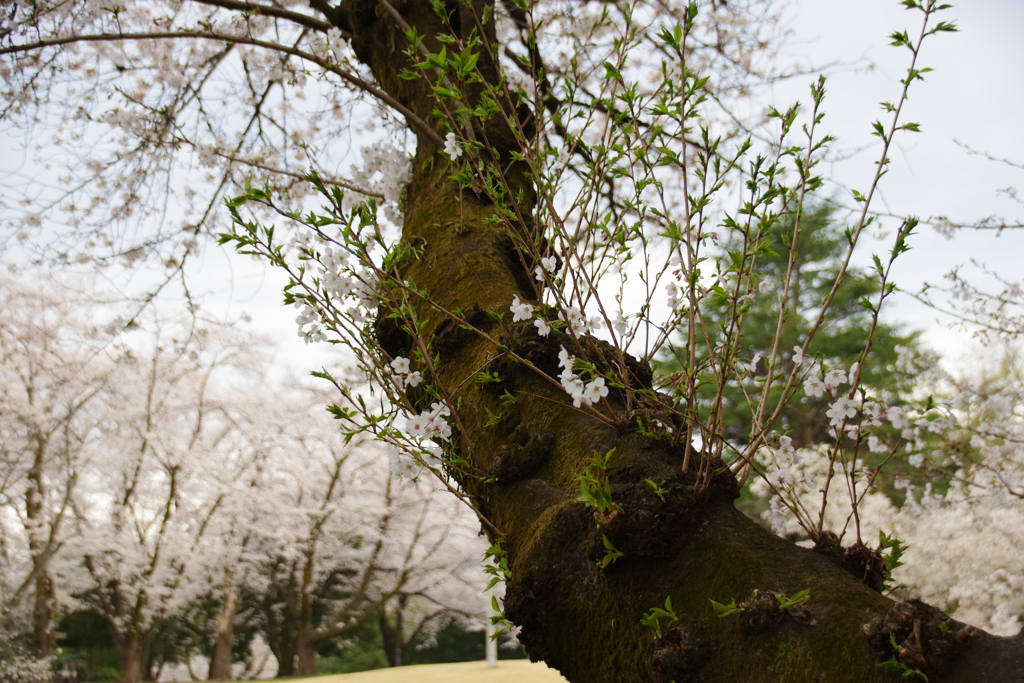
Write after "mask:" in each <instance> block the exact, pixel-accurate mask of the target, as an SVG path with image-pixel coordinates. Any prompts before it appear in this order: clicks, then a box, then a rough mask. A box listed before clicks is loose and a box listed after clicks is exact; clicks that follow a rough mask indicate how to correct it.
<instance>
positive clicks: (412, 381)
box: [391, 356, 423, 389]
mask: <svg viewBox="0 0 1024 683" xmlns="http://www.w3.org/2000/svg"><path fill="white" fill-rule="evenodd" d="M391 369H392V370H394V375H393V376H394V380H395V384H396V385H398V388H399V389H404V388H405V387H407V386H409V387H415V386H419V384H420V382H422V381H423V375H421V374H420V371H419V370H412V369H411V368H410V367H409V359H408V358H403V357H402V356H398V357H396V358H395V359H394V360H393V361H391Z"/></svg>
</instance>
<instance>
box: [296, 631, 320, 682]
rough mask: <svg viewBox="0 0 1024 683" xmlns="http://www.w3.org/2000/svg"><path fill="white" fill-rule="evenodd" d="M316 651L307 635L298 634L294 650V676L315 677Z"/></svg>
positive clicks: (314, 645)
mask: <svg viewBox="0 0 1024 683" xmlns="http://www.w3.org/2000/svg"><path fill="white" fill-rule="evenodd" d="M316 651H317V646H316V644H315V643H313V642H312V641H311V640H310V638H309V636H308V635H307V634H304V633H302V632H301V631H300V632H299V640H298V642H297V643H296V648H295V659H296V662H295V675H296V676H300V677H301V676H315V675H316V654H317V653H316Z"/></svg>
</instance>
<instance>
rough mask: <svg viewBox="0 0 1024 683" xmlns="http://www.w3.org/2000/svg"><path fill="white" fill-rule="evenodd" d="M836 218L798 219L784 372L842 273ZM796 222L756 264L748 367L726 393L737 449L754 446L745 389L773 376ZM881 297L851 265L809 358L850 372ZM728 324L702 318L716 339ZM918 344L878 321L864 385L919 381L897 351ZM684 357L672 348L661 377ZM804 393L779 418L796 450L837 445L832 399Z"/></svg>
mask: <svg viewBox="0 0 1024 683" xmlns="http://www.w3.org/2000/svg"><path fill="white" fill-rule="evenodd" d="M835 213H836V211H835V207H834V206H832V205H830V204H819V205H817V206H813V207H809V209H808V210H807V211H806V212H805V213H804V214H803V215H802V216H801V219H800V223H801V224H800V230H799V237H798V241H797V249H796V258H795V259H794V262H793V268H794V274H793V278H792V285H791V287H790V290H789V292H788V293H787V296H788V298H789V308H790V310H791V311H795V315H793V314H791V315H789V317H788V318H787V319H786V320H785V321H784V322H783V328H782V334H781V336H780V343H779V354H780V356H781V357H782V358H786V359H787V363H786V364H785V365H784V367H783V368H782V370H783V371H784V372H788V371H789V369H790V368H791V367H792V366H791V364H790V363H791V362H792V360H791V359H792V357H793V354H794V347H797V346H802V345H803V342H804V339H805V338H806V335H807V333H808V331H809V330H810V328H811V326H812V325H813V323H814V319H815V317H816V316H817V313H818V309H819V308H820V306H821V302H822V301H824V300H825V298H826V297H827V296H828V293H829V291H830V290H831V289H832V286H833V283H835V281H836V276H837V275H838V273H839V270H840V268H841V267H842V259H843V255H844V254H845V252H846V248H847V246H848V244H847V242H848V237H847V234H846V228H845V227H844V225H843V224H842V223H840V222H838V221H837V220H836V218H835ZM794 220H795V214H788V215H785V216H782V217H780V218H779V220H778V221H776V223H775V224H774V225H773V226H772V228H771V229H770V230H769V231H768V235H767V238H766V240H765V242H766V243H767V245H768V247H769V248H768V249H763V250H762V251H761V253H760V254H759V255H758V257H757V259H756V261H755V262H754V272H755V278H756V279H757V281H758V283H759V288H758V291H759V293H758V294H757V296H756V297H755V298H753V299H751V300H750V301H749V303H748V308H747V309H746V313H745V315H744V316H743V328H742V333H741V335H740V351H739V355H740V357H741V358H743V359H745V361H746V362H745V363H744V365H743V366H741V367H740V368H739V371H738V372H737V373H735V374H734V375H733V379H732V381H731V382H730V383H729V385H728V387H727V389H726V391H725V408H724V412H725V420H724V421H723V422H724V425H725V436H726V438H728V439H730V440H731V441H734V442H736V443H745V442H747V441H748V440H749V429H750V424H751V417H752V410H753V409H754V408H756V406H752V405H751V403H750V402H749V401H748V400H747V398H746V395H747V394H745V392H744V389H743V387H744V386H749V385H750V384H752V383H756V382H760V381H763V380H764V377H765V375H766V372H767V371H766V363H765V362H764V360H763V359H764V358H766V357H769V356H770V355H771V353H772V345H773V342H774V339H775V332H776V326H777V324H778V317H779V308H780V306H781V305H782V300H781V299H782V296H783V292H782V287H781V286H778V283H780V282H782V281H783V279H784V278H785V274H786V269H787V267H788V264H789V252H790V250H789V248H788V244H789V240H790V239H791V236H792V235H793V232H794V230H793V228H794ZM722 247H723V249H722V257H721V258H722V260H726V259H729V258H730V257H731V255H732V254H736V253H739V252H741V251H742V249H743V245H741V244H738V243H737V239H736V238H734V239H733V240H731V241H729V242H726V243H724V244H723V245H722ZM878 294H879V285H878V282H877V281H876V280H875V279H873V278H872V277H871V276H870V275H869V274H868V273H866V272H865V271H864V270H863V269H860V268H857V267H855V266H850V267H849V268H848V269H847V274H846V277H845V278H844V280H843V282H842V284H841V285H840V286H839V289H838V290H837V291H836V295H835V297H834V299H833V302H832V305H831V306H830V307H829V309H828V312H827V313H826V315H825V318H824V320H823V322H822V324H821V326H820V328H819V330H818V332H817V333H816V334H815V336H814V339H813V341H812V343H811V345H810V347H809V348H808V349H807V352H806V355H807V356H812V357H813V356H817V357H820V358H822V359H823V360H824V361H825V363H827V364H828V365H829V366H830V367H837V368H840V369H842V370H845V371H849V369H850V367H851V365H853V363H855V362H856V361H857V359H858V358H859V357H860V354H861V352H862V351H863V349H864V346H865V345H866V344H867V342H868V332H869V328H870V325H871V312H870V311H869V310H868V309H866V308H865V307H864V306H863V305H862V303H861V302H862V301H863V300H864V299H865V298H866V299H868V300H869V301H877V299H878ZM730 318H731V315H730V312H729V311H728V310H726V309H725V308H722V307H715V306H714V305H710V306H708V307H707V309H706V310H705V312H704V321H705V329H707V330H708V333H709V334H711V335H716V334H719V333H720V332H721V331H722V329H723V328H724V326H726V325H728V324H729V321H730ZM698 336H699V341H698V344H697V348H698V350H699V351H698V353H699V357H700V359H701V361H702V362H703V361H704V359H706V357H707V348H708V344H707V343H706V340H705V339H704V338H703V335H701V332H700V331H698ZM917 344H918V332H916V331H906V330H904V329H902V327H901V326H900V325H898V324H888V323H882V322H880V323H879V325H878V327H877V329H876V330H875V335H874V340H873V342H872V346H871V352H870V353H869V355H868V357H867V358H868V362H867V363H866V365H865V367H864V369H863V373H864V374H863V384H865V385H867V386H869V387H871V388H873V389H875V390H885V391H889V392H890V393H892V394H893V395H901V394H903V393H904V392H906V391H907V389H908V388H909V386H910V385H911V384H912V382H913V377H910V376H909V375H907V374H906V373H903V372H901V371H899V370H898V369H897V367H896V358H897V348H899V347H901V346H902V347H907V348H911V349H913V348H916V346H917ZM679 357H680V356H679V354H678V352H677V348H676V347H673V348H672V349H671V350H670V353H669V354H668V355H667V357H666V358H665V359H664V360H663V361H662V363H661V365H660V368H659V369H660V371H661V372H662V373H664V374H667V375H671V374H672V373H676V372H678V371H680V369H681V367H680V361H679V360H678V359H679ZM773 386H774V389H773V392H772V397H771V405H775V404H776V403H778V401H779V394H780V393H781V391H782V384H781V383H779V382H776V383H775V384H774V385H773ZM713 391H714V390H713V388H712V387H711V386H710V385H705V387H704V393H705V394H706V396H705V400H711V399H710V395H711V394H713ZM799 392H800V394H799V396H800V398H799V399H798V400H796V401H790V402H789V403H788V404H787V405H786V407H785V408H784V411H783V413H782V416H781V420H780V426H781V427H782V430H785V431H786V432H788V433H789V434H790V436H791V437H792V438H793V444H794V446H796V447H800V446H805V445H808V444H812V443H816V442H822V441H827V440H829V439H831V438H832V437H831V436H830V434H829V419H828V417H827V416H826V415H825V411H826V410H828V406H829V402H830V400H831V396H829V395H828V394H827V393H826V394H824V395H822V396H818V397H811V396H807V395H806V394H805V392H804V391H803V389H802V388H801V389H799ZM751 395H753V394H751ZM782 430H780V431H782Z"/></svg>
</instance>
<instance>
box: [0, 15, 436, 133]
mask: <svg viewBox="0 0 1024 683" xmlns="http://www.w3.org/2000/svg"><path fill="white" fill-rule="evenodd" d="M165 38H173V39H179V38H198V39H200V40H220V41H224V42H226V43H236V44H239V45H252V46H253V47H261V48H264V49H267V50H273V51H275V52H283V53H285V54H289V55H293V56H295V57H299V58H300V59H304V60H306V61H308V62H311V63H313V64H316V65H317V66H319V67H321V68H322V69H324V70H325V71H329V72H330V73H333V74H335V75H336V76H339V77H340V78H341V79H342V80H344V81H345V82H347V83H349V84H350V85H353V86H355V87H356V88H358V89H360V90H362V91H363V92H365V93H367V94H368V95H372V96H373V97H375V98H377V99H378V100H380V101H381V102H383V103H384V104H386V105H388V106H389V107H391V108H392V109H394V110H395V111H397V112H398V113H400V114H402V115H403V116H404V117H405V118H406V120H408V121H409V123H410V124H412V125H413V126H415V127H416V128H418V129H419V130H420V132H422V133H423V134H424V135H426V136H427V137H428V138H430V140H431V141H432V142H434V144H436V145H437V146H438V147H444V144H445V142H444V139H443V138H442V137H441V136H440V135H438V133H437V131H435V130H434V129H433V128H431V127H430V126H429V125H428V124H427V122H426V121H424V120H423V119H421V118H420V117H419V116H417V115H416V113H415V112H413V111H412V110H411V109H409V108H408V107H406V106H405V105H403V104H402V103H401V102H399V101H398V100H397V99H395V98H394V97H392V96H391V95H388V94H387V93H385V92H383V91H382V90H380V89H379V88H377V87H375V86H373V85H371V84H370V83H367V82H366V81H364V80H363V79H362V78H360V77H359V76H356V75H355V74H353V73H351V72H350V71H347V70H345V69H342V68H341V67H340V66H338V65H337V64H334V63H332V62H329V61H328V60H326V59H324V58H322V57H318V56H316V55H315V54H313V53H311V52H306V51H305V50H300V49H298V48H295V47H288V46H286V45H281V44H280V43H272V42H270V41H266V40H259V39H257V38H251V37H249V36H242V35H230V34H226V33H211V32H206V31H152V32H143V33H94V34H89V35H83V36H63V37H61V38H51V39H48V40H39V41H36V42H34V43H26V44H24V45H12V46H11V47H5V48H0V55H6V54H14V53H19V52H31V51H32V50H41V49H44V48H47V47H57V46H60V45H70V44H72V43H90V42H108V41H122V40H161V39H165Z"/></svg>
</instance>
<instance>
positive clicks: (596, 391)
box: [558, 346, 608, 408]
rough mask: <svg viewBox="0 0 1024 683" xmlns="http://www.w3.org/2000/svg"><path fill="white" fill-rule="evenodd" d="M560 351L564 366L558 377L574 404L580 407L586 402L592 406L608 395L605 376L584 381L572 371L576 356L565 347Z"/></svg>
mask: <svg viewBox="0 0 1024 683" xmlns="http://www.w3.org/2000/svg"><path fill="white" fill-rule="evenodd" d="M561 349H562V350H561V351H559V352H558V365H559V366H560V367H561V368H562V374H560V375H559V376H558V377H559V379H560V380H561V381H562V388H563V389H565V391H566V393H567V394H569V395H570V396H571V397H572V404H573V405H574V406H576V407H577V408H579V407H580V406H581V405H583V404H584V403H586V404H587V405H588V406H592V405H594V404H595V403H597V402H598V401H600V400H601V399H602V398H604V397H605V396H607V395H608V387H606V386H605V384H604V377H598V378H597V379H595V380H594V381H592V382H590V383H589V384H588V383H584V381H583V380H582V379H580V377H579V376H578V375H577V374H576V373H574V372H573V371H572V367H573V364H574V363H575V362H576V358H575V357H574V356H570V355H569V352H568V351H566V350H565V347H564V346H563V347H561Z"/></svg>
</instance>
